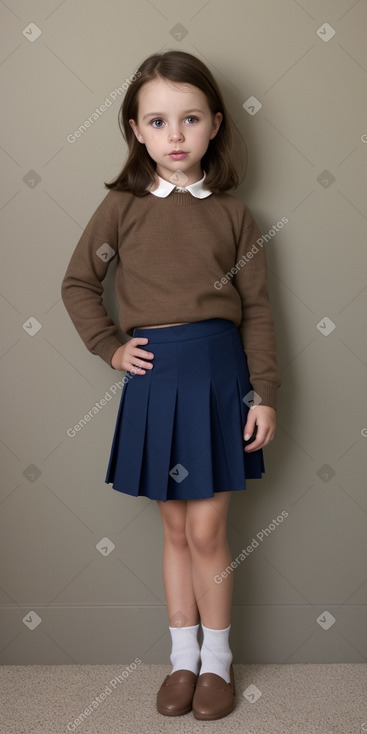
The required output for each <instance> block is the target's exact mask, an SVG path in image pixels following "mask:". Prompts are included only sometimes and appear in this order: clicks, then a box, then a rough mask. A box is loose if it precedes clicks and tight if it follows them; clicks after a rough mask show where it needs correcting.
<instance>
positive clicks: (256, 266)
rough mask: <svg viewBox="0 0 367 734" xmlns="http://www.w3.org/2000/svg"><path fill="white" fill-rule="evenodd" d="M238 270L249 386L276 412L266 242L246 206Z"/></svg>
mask: <svg viewBox="0 0 367 734" xmlns="http://www.w3.org/2000/svg"><path fill="white" fill-rule="evenodd" d="M260 243H262V244H260ZM236 270H237V272H236V274H235V275H234V278H233V285H234V286H235V288H236V289H237V291H238V292H239V294H240V297H241V302H242V320H241V324H240V326H239V329H240V334H241V339H242V343H243V347H244V351H245V353H246V356H247V362H248V368H249V373H250V382H251V384H252V387H253V389H254V390H255V392H256V393H258V395H259V396H260V398H261V404H262V405H269V406H271V407H273V408H275V409H276V395H277V389H278V388H279V387H280V385H281V375H280V372H279V369H278V365H277V356H276V342H275V333H274V323H273V318H272V312H271V305H270V301H269V294H268V289H267V265H266V254H265V242H264V240H263V238H262V237H261V232H260V230H259V228H258V226H257V224H256V222H255V220H254V218H253V216H252V214H251V212H250V210H249V209H248V207H247V206H245V209H244V213H243V218H242V222H241V227H240V236H239V239H238V247H237V263H236Z"/></svg>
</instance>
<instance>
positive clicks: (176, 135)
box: [168, 125, 184, 143]
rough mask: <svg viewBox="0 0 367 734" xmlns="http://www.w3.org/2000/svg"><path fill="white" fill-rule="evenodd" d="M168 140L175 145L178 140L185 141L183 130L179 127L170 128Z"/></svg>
mask: <svg viewBox="0 0 367 734" xmlns="http://www.w3.org/2000/svg"><path fill="white" fill-rule="evenodd" d="M168 139H169V140H170V141H171V142H172V143H173V142H176V141H177V140H183V139H184V135H183V132H182V130H181V129H180V127H179V125H173V126H171V127H170V129H169V132H168Z"/></svg>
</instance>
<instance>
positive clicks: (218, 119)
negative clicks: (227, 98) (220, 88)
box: [209, 112, 223, 140]
mask: <svg viewBox="0 0 367 734" xmlns="http://www.w3.org/2000/svg"><path fill="white" fill-rule="evenodd" d="M222 120H223V115H222V113H221V112H216V114H215V115H214V117H213V126H212V131H211V133H210V138H209V140H213V138H215V136H216V134H217V132H218V130H219V128H220V124H221V122H222Z"/></svg>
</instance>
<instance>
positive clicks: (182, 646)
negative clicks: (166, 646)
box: [169, 624, 200, 675]
mask: <svg viewBox="0 0 367 734" xmlns="http://www.w3.org/2000/svg"><path fill="white" fill-rule="evenodd" d="M198 629H199V625H198V624H196V625H194V626H193V627H170V628H169V631H170V633H171V638H172V652H171V658H170V660H171V663H172V665H173V668H172V670H171V673H174V672H175V671H176V670H191V671H192V672H193V673H195V675H197V674H198V672H199V668H200V645H199V641H198V636H197V635H198Z"/></svg>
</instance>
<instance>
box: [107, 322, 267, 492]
mask: <svg viewBox="0 0 367 734" xmlns="http://www.w3.org/2000/svg"><path fill="white" fill-rule="evenodd" d="M134 336H144V337H148V339H149V342H148V344H147V345H144V346H142V347H141V348H143V349H146V350H147V351H152V352H153V354H154V359H153V369H152V370H147V372H146V374H145V375H131V374H130V373H127V377H128V380H127V382H126V384H125V385H124V388H123V391H122V396H121V401H120V406H119V411H118V416H117V420H116V427H115V432H114V437H113V442H112V448H111V455H110V460H109V465H108V469H107V475H106V482H107V483H112V485H113V487H114V489H116V490H118V491H120V492H124V493H126V494H130V495H132V496H143V497H148V498H149V499H155V500H162V501H166V500H170V499H182V500H189V499H206V498H208V497H212V496H213V494H214V493H215V492H225V491H236V490H243V489H246V479H250V478H251V479H252V478H261V474H262V473H263V472H264V471H265V466H264V460H263V453H262V450H261V449H259V450H257V451H254V452H251V453H250V454H248V453H245V452H244V439H243V429H244V426H245V423H246V418H247V412H248V407H247V405H246V404H245V402H244V401H243V398H244V397H245V395H246V394H247V393H248V392H249V391H250V390H252V386H251V383H250V380H249V372H248V366H247V359H246V355H245V353H244V351H243V347H242V343H241V337H240V334H239V331H238V328H237V327H236V326H235V325H234V324H233V323H232V322H231V321H228V320H226V319H209V320H206V321H199V322H194V323H190V324H184V325H180V326H170V327H160V328H157V329H135V330H134Z"/></svg>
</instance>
